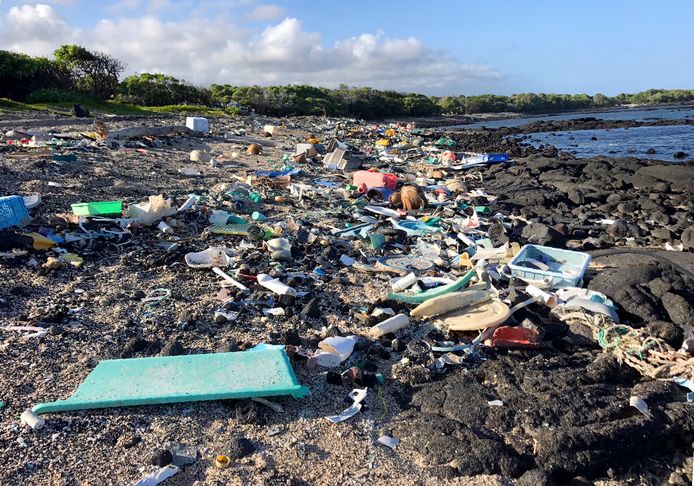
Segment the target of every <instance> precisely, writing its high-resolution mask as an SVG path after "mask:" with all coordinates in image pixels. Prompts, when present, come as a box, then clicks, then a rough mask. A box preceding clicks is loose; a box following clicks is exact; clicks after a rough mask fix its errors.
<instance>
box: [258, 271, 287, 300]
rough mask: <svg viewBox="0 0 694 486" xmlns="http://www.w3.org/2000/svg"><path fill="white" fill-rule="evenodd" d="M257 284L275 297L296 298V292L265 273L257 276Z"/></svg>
mask: <svg viewBox="0 0 694 486" xmlns="http://www.w3.org/2000/svg"><path fill="white" fill-rule="evenodd" d="M258 283H259V284H260V285H262V286H263V287H265V288H266V289H268V290H271V291H272V292H274V293H276V294H277V295H291V296H293V297H296V290H294V289H293V288H291V287H290V286H289V285H286V284H283V283H282V282H280V281H279V280H278V279H276V278H272V277H271V276H270V275H268V274H266V273H259V274H258Z"/></svg>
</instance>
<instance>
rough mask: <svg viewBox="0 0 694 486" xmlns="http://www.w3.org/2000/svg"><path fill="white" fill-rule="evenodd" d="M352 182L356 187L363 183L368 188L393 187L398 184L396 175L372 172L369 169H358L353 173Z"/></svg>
mask: <svg viewBox="0 0 694 486" xmlns="http://www.w3.org/2000/svg"><path fill="white" fill-rule="evenodd" d="M352 184H353V185H355V186H357V187H361V186H362V184H364V185H366V187H367V188H368V189H371V188H372V187H387V188H388V189H395V188H396V187H397V185H398V176H396V175H395V174H385V173H383V172H372V171H370V170H358V171H356V172H355V173H354V180H353V181H352Z"/></svg>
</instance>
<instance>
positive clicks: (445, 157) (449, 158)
mask: <svg viewBox="0 0 694 486" xmlns="http://www.w3.org/2000/svg"><path fill="white" fill-rule="evenodd" d="M456 158H457V157H456V155H455V152H453V151H452V150H446V151H445V152H444V153H442V154H441V160H447V161H449V162H453V161H454V160H456Z"/></svg>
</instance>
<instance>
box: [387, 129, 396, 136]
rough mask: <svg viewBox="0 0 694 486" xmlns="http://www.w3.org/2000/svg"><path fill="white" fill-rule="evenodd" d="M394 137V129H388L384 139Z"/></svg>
mask: <svg viewBox="0 0 694 486" xmlns="http://www.w3.org/2000/svg"><path fill="white" fill-rule="evenodd" d="M394 136H395V129H393V128H389V129H388V130H386V137H394Z"/></svg>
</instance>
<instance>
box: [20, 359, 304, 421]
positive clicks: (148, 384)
mask: <svg viewBox="0 0 694 486" xmlns="http://www.w3.org/2000/svg"><path fill="white" fill-rule="evenodd" d="M307 393H308V388H306V387H304V386H301V385H300V384H299V383H298V381H297V379H296V376H295V375H294V370H293V369H292V367H291V364H290V363H289V358H288V356H287V354H286V353H285V351H284V349H282V348H281V347H280V348H277V347H270V346H263V347H258V348H256V349H251V350H248V351H241V352H236V353H212V354H191V355H186V356H160V357H155V358H134V359H114V360H106V361H101V362H100V363H99V364H98V365H97V366H96V368H94V370H93V371H92V372H91V373H89V375H88V376H87V378H86V379H85V380H84V382H82V384H81V385H80V386H79V387H78V388H77V391H76V392H75V393H74V394H73V395H72V396H70V397H69V398H68V399H66V400H58V401H55V402H50V403H40V404H38V405H36V406H34V407H33V408H32V410H33V411H34V412H35V413H49V412H65V411H68V410H83V409H93V408H110V407H129V406H134V405H156V404H163V403H181V402H198V401H204V400H227V399H232V398H233V399H238V398H252V397H270V396H279V395H292V396H294V397H295V398H301V397H303V396H305V395H306V394H307Z"/></svg>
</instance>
